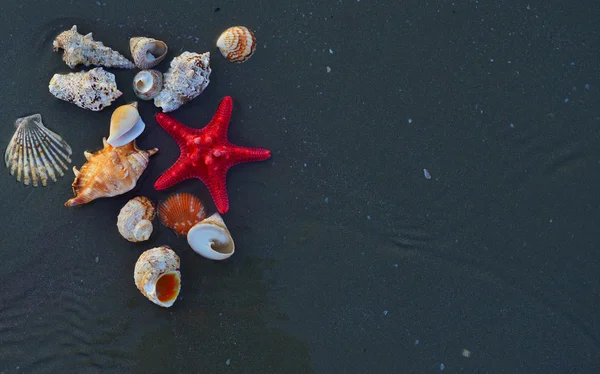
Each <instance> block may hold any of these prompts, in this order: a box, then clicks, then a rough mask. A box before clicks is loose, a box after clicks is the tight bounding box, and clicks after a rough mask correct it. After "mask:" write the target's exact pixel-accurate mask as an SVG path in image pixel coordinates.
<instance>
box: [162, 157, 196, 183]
mask: <svg viewBox="0 0 600 374" xmlns="http://www.w3.org/2000/svg"><path fill="white" fill-rule="evenodd" d="M189 178H193V176H192V175H190V173H189V165H187V163H186V162H185V160H184V158H183V157H179V159H178V160H177V162H175V164H173V166H171V167H170V168H168V169H167V171H165V172H164V173H162V174H161V176H160V177H158V179H157V180H156V182H154V189H156V190H158V191H160V190H164V189H167V188H169V187H171V186H173V185H175V184H177V183H179V182H181V181H183V180H186V179H189Z"/></svg>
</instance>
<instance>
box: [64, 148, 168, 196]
mask: <svg viewBox="0 0 600 374" xmlns="http://www.w3.org/2000/svg"><path fill="white" fill-rule="evenodd" d="M102 142H103V143H104V148H103V149H101V150H100V151H98V152H96V153H93V154H92V153H88V152H85V158H87V162H86V163H85V164H84V165H83V166H82V167H81V170H77V168H76V167H73V172H74V173H75V181H74V182H73V185H72V186H73V193H74V194H75V197H74V198H72V199H70V200H69V201H67V202H66V203H65V206H75V205H80V204H85V203H89V202H90V201H92V200H95V199H98V198H101V197H111V196H117V195H121V194H124V193H125V192H128V191H131V190H132V189H133V188H134V187H135V185H136V183H137V181H138V179H139V177H140V176H141V175H142V173H143V172H144V170H146V167H147V166H148V161H149V160H150V156H152V155H153V154H155V153H156V152H158V148H152V149H149V150H147V151H142V150H141V149H139V148H138V147H137V146H136V145H135V140H133V141H131V142H129V143H127V144H125V145H123V146H121V147H113V146H112V145H110V144H108V143H107V142H106V138H103V139H102Z"/></svg>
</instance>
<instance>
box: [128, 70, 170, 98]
mask: <svg viewBox="0 0 600 374" xmlns="http://www.w3.org/2000/svg"><path fill="white" fill-rule="evenodd" d="M162 86H163V76H162V73H161V72H160V71H158V70H142V71H140V72H139V73H137V74H136V75H135V77H134V78H133V92H135V94H136V96H137V97H139V98H140V99H142V100H151V99H154V98H155V97H156V95H158V93H159V92H160V90H162Z"/></svg>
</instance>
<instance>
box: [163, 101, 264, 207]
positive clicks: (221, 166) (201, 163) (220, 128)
mask: <svg viewBox="0 0 600 374" xmlns="http://www.w3.org/2000/svg"><path fill="white" fill-rule="evenodd" d="M232 107H233V100H232V99H231V97H230V96H225V98H223V100H222V101H221V104H219V108H218V109H217V112H216V113H215V115H214V117H213V119H212V120H211V121H210V123H209V124H208V125H207V126H206V127H204V128H203V129H193V128H191V127H187V126H185V125H184V124H182V123H181V122H178V121H176V120H174V119H173V118H171V117H169V116H168V115H166V114H164V113H158V114H157V115H156V121H157V122H158V124H159V125H160V126H161V127H162V128H163V129H165V130H166V131H167V132H168V133H169V135H171V136H172V137H173V138H174V139H175V141H177V144H178V145H179V149H180V150H181V155H180V156H179V159H178V160H177V161H176V162H175V164H173V166H171V167H170V168H169V169H168V170H167V171H165V172H164V173H163V174H162V175H161V176H160V177H159V178H158V179H157V180H156V182H155V183H154V188H155V189H157V190H164V189H166V188H169V187H171V186H173V185H175V184H177V183H179V182H181V181H183V180H185V179H189V178H198V179H200V180H201V181H202V182H204V184H205V185H206V187H208V190H209V192H210V194H211V195H212V198H213V200H214V201H215V205H216V206H217V210H218V211H219V213H227V211H228V210H229V199H228V198H227V186H226V183H225V176H226V175H227V170H228V169H229V168H230V167H232V166H233V165H236V164H239V163H242V162H253V161H262V160H266V159H268V158H269V157H271V151H269V150H267V149H261V148H248V147H240V146H237V145H234V144H231V143H230V142H229V140H227V128H228V126H229V119H230V117H231V110H232Z"/></svg>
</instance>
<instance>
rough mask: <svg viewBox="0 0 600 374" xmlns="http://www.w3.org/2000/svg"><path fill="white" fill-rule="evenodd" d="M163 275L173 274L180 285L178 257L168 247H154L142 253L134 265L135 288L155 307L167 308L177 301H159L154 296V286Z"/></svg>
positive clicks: (173, 299)
mask: <svg viewBox="0 0 600 374" xmlns="http://www.w3.org/2000/svg"><path fill="white" fill-rule="evenodd" d="M165 274H174V275H175V276H176V277H177V280H178V282H179V284H180V283H181V274H180V273H179V256H177V254H176V253H175V252H174V251H173V250H172V249H171V248H169V247H167V246H163V247H156V248H152V249H149V250H147V251H146V252H144V253H142V255H141V256H140V257H139V258H138V260H137V262H136V263H135V269H134V274H133V279H134V281H135V285H136V287H137V288H138V289H139V290H140V292H141V293H142V295H144V296H146V297H147V298H148V300H150V301H152V302H153V303H154V304H156V305H160V306H162V307H165V308H168V307H170V306H171V305H173V303H174V302H175V300H176V299H177V296H178V294H179V290H178V291H177V295H175V297H174V298H172V299H171V300H167V301H164V302H163V301H160V300H159V299H158V296H157V295H156V284H157V282H158V280H159V279H160V277H161V276H163V275H165Z"/></svg>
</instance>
